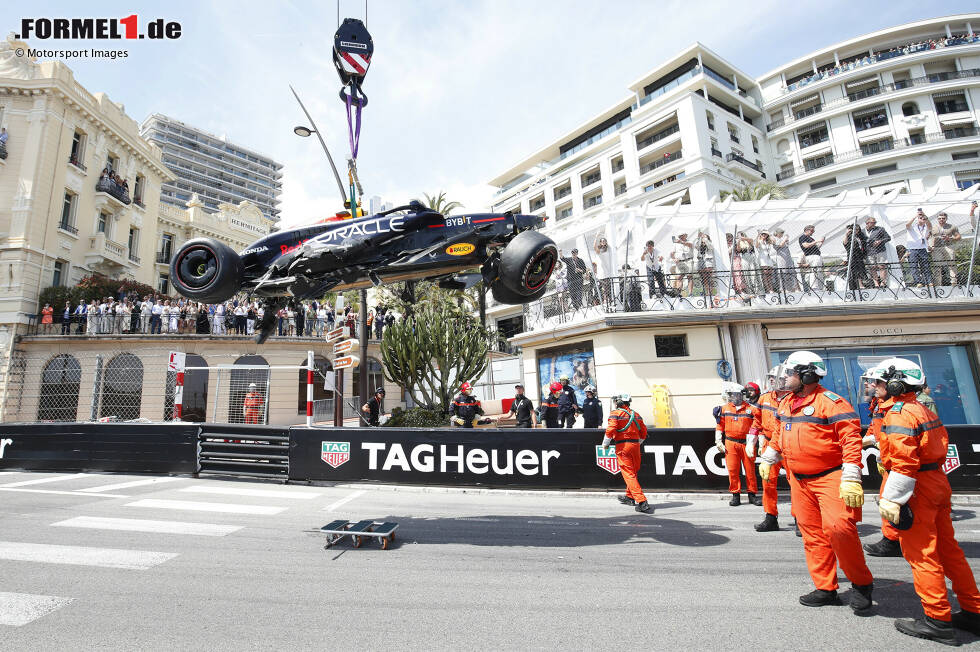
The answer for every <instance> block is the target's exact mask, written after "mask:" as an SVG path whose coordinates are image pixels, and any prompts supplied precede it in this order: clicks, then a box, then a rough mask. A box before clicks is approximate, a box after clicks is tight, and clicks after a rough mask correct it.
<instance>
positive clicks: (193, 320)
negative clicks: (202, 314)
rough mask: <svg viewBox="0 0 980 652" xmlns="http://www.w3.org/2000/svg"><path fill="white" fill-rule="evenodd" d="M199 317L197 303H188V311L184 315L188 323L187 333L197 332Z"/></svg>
mask: <svg viewBox="0 0 980 652" xmlns="http://www.w3.org/2000/svg"><path fill="white" fill-rule="evenodd" d="M197 315H198V305H197V302H196V301H188V302H187V310H186V313H185V314H184V322H185V323H186V328H187V333H188V334H191V333H195V332H197Z"/></svg>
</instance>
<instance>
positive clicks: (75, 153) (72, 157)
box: [68, 129, 85, 170]
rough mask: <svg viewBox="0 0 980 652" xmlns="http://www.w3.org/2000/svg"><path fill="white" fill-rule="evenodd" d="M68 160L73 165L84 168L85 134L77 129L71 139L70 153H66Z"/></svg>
mask: <svg viewBox="0 0 980 652" xmlns="http://www.w3.org/2000/svg"><path fill="white" fill-rule="evenodd" d="M68 162H69V163H71V164H72V165H74V166H75V167H78V168H81V169H82V170H84V169H85V134H84V133H83V132H81V131H79V130H78V129H76V130H75V135H74V136H72V139H71V153H70V154H69V155H68Z"/></svg>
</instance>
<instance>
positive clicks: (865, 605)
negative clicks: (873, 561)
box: [848, 583, 874, 611]
mask: <svg viewBox="0 0 980 652" xmlns="http://www.w3.org/2000/svg"><path fill="white" fill-rule="evenodd" d="M873 588H874V584H873V583H872V584H865V585H864V586H858V585H857V584H851V597H850V600H848V604H849V605H850V606H851V609H853V610H854V611H864V610H865V609H870V608H871V590H872V589H873Z"/></svg>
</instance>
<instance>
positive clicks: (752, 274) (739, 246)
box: [735, 231, 761, 298]
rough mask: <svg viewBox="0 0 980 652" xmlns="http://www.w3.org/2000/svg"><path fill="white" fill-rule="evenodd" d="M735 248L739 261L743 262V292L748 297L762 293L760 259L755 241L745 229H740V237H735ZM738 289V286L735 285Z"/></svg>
mask: <svg viewBox="0 0 980 652" xmlns="http://www.w3.org/2000/svg"><path fill="white" fill-rule="evenodd" d="M735 250H736V254H737V257H738V259H739V261H740V262H741V269H742V278H743V287H742V288H741V292H742V293H743V294H747V295H748V297H747V298H752V297H753V296H755V295H757V294H760V293H761V289H760V283H759V278H758V277H759V272H758V269H759V259H758V258H757V257H756V255H755V242H754V241H753V240H752V238H750V237H749V236H748V235H747V234H746V233H745V231H739V232H738V237H737V238H736V239H735ZM735 289H736V290H738V289H739V288H738V286H736V287H735Z"/></svg>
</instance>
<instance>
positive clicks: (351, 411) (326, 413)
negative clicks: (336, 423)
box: [313, 396, 363, 423]
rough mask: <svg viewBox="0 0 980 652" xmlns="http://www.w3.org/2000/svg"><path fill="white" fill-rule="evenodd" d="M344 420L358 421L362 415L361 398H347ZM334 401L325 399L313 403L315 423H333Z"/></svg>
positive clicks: (345, 400) (344, 399) (345, 398)
mask: <svg viewBox="0 0 980 652" xmlns="http://www.w3.org/2000/svg"><path fill="white" fill-rule="evenodd" d="M343 401H344V419H345V420H346V419H356V418H358V415H359V414H360V407H361V406H362V405H363V403H361V397H360V396H345V397H344V398H343ZM333 410H334V399H332V398H323V399H318V400H316V401H313V423H333V420H334V412H333Z"/></svg>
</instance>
